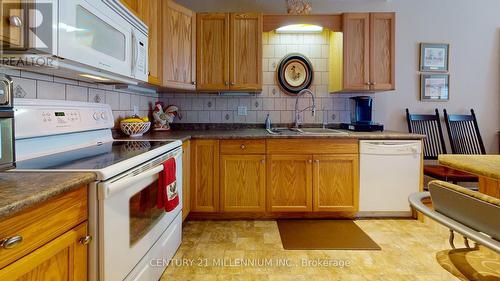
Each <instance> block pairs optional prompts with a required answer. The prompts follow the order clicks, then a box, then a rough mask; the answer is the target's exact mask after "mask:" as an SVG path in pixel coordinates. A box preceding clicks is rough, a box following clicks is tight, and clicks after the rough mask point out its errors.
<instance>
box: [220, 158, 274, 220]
mask: <svg viewBox="0 0 500 281" xmlns="http://www.w3.org/2000/svg"><path fill="white" fill-rule="evenodd" d="M220 192H221V193H220V204H221V212H265V210H266V156H265V155H221V157H220Z"/></svg>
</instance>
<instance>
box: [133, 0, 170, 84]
mask: <svg viewBox="0 0 500 281" xmlns="http://www.w3.org/2000/svg"><path fill="white" fill-rule="evenodd" d="M129 2H130V1H129ZM129 5H132V6H136V11H137V13H138V15H139V17H140V18H141V20H142V21H144V23H145V24H146V25H147V26H148V67H149V69H148V82H149V83H150V84H153V85H157V86H162V84H163V81H162V80H163V77H162V73H163V50H162V46H163V44H162V37H163V36H162V18H163V16H162V7H161V6H162V1H161V0H140V1H137V3H131V4H129Z"/></svg>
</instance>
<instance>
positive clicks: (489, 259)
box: [436, 246, 500, 281]
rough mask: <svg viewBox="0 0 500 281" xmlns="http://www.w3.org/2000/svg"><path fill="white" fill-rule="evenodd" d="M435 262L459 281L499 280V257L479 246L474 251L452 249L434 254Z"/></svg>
mask: <svg viewBox="0 0 500 281" xmlns="http://www.w3.org/2000/svg"><path fill="white" fill-rule="evenodd" d="M436 260H437V262H438V263H439V264H440V265H441V267H443V268H444V269H446V270H447V271H448V272H450V273H451V274H453V275H455V276H456V277H457V278H459V279H460V280H464V281H467V280H499V278H500V255H499V254H498V253H495V252H493V251H491V250H489V249H487V248H484V247H482V246H479V247H478V248H475V249H466V248H465V249H454V250H445V251H440V252H438V253H437V254H436Z"/></svg>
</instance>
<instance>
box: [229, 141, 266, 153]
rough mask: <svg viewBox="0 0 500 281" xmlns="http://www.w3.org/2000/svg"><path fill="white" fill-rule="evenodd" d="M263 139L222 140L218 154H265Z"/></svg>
mask: <svg viewBox="0 0 500 281" xmlns="http://www.w3.org/2000/svg"><path fill="white" fill-rule="evenodd" d="M265 153H266V141H265V140H223V141H221V142H220V154H265Z"/></svg>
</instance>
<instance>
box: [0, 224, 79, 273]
mask: <svg viewBox="0 0 500 281" xmlns="http://www.w3.org/2000/svg"><path fill="white" fill-rule="evenodd" d="M86 235H87V222H84V223H82V224H81V225H79V226H77V227H75V228H73V229H72V230H69V231H67V232H66V233H64V234H63V235H61V236H59V237H57V238H56V239H54V240H52V241H51V242H49V243H47V244H46V245H44V246H42V247H40V248H39V249H37V250H35V251H34V252H32V253H30V254H28V255H27V256H25V257H23V258H21V259H19V260H17V261H16V262H14V263H12V264H10V265H9V266H7V267H5V268H3V269H0V280H12V281H13V280H23V281H28V280H32V281H35V280H36V281H41V280H74V281H77V280H78V281H85V280H87V245H84V243H81V242H80V239H81V238H82V237H85V236H86Z"/></svg>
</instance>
